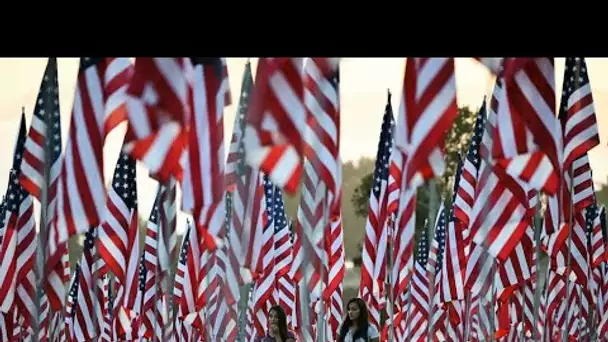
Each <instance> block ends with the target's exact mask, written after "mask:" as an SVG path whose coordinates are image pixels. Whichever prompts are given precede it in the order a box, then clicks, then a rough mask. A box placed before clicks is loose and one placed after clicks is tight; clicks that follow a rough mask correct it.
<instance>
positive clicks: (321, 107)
mask: <svg viewBox="0 0 608 342" xmlns="http://www.w3.org/2000/svg"><path fill="white" fill-rule="evenodd" d="M339 65H340V59H339V58H309V59H307V60H306V63H305V65H304V80H303V81H304V104H305V107H306V110H307V113H306V126H307V127H306V130H307V133H306V134H305V135H304V143H305V145H306V148H305V149H304V155H305V156H306V158H307V159H308V160H310V162H311V163H312V165H313V167H314V168H315V170H316V171H317V173H318V174H319V176H320V177H321V180H322V181H323V183H325V184H326V185H327V191H328V192H329V193H330V194H332V196H333V199H332V202H333V203H331V206H335V205H336V198H337V196H338V192H339V189H340V182H339V179H338V177H340V175H339V173H340V170H339V168H340V167H341V166H340V161H339V158H338V155H339V151H340V68H339Z"/></svg>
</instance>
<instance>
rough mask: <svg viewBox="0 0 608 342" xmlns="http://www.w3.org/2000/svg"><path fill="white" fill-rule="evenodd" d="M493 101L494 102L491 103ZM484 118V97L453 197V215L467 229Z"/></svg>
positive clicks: (478, 166)
mask: <svg viewBox="0 0 608 342" xmlns="http://www.w3.org/2000/svg"><path fill="white" fill-rule="evenodd" d="M494 103H495V102H493V103H492V104H494ZM486 118H487V112H486V101H485V98H484V101H483V103H482V105H481V108H480V109H479V111H478V112H477V118H476V121H475V127H474V129H473V135H472V136H471V143H470V144H469V150H468V151H467V154H466V156H465V159H464V162H463V165H462V169H461V174H460V179H459V182H458V187H457V188H456V191H455V198H454V216H455V217H456V218H457V219H458V220H460V222H462V223H463V228H464V229H466V230H468V228H469V224H470V223H471V219H472V217H471V214H472V211H473V205H474V203H475V189H476V185H477V176H478V173H479V168H480V164H481V158H480V156H481V155H480V149H481V146H482V144H481V141H482V138H483V133H484V131H485V128H486Z"/></svg>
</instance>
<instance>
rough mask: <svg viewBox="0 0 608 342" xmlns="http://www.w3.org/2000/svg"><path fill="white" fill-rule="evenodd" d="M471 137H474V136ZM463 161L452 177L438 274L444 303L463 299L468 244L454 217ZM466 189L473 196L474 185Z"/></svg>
mask: <svg viewBox="0 0 608 342" xmlns="http://www.w3.org/2000/svg"><path fill="white" fill-rule="evenodd" d="M480 136H481V135H480ZM473 138H475V136H474V137H473ZM471 141H472V140H471ZM464 163H465V161H464V160H462V159H460V158H459V162H458V168H457V169H456V175H455V178H454V192H453V195H452V196H453V197H452V203H453V204H452V208H451V209H450V216H449V220H448V227H447V231H446V240H445V249H446V250H447V253H445V257H444V258H443V260H441V262H442V263H443V265H442V272H441V276H440V281H441V285H440V290H439V295H440V298H441V302H444V303H445V302H451V301H454V300H461V299H465V291H464V279H465V275H466V265H467V257H468V253H467V252H468V250H467V247H468V244H467V243H466V239H467V238H468V235H467V234H468V230H467V229H466V225H465V224H464V223H463V222H462V221H461V220H460V219H458V218H456V211H457V204H456V200H457V198H458V192H459V191H460V189H462V188H463V187H461V185H460V184H461V182H463V177H462V173H463V168H464ZM475 171H476V170H475ZM475 173H476V172H475ZM476 176H477V175H475V177H476ZM473 180H474V179H473ZM468 190H469V191H471V190H472V192H473V198H474V192H475V187H474V186H473V187H472V189H468ZM467 193H468V191H467Z"/></svg>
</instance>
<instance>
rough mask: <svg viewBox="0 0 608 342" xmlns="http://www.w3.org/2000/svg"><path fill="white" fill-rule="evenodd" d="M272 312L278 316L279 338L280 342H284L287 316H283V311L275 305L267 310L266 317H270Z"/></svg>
mask: <svg viewBox="0 0 608 342" xmlns="http://www.w3.org/2000/svg"><path fill="white" fill-rule="evenodd" d="M271 311H274V312H276V313H277V316H279V335H280V336H281V340H283V341H285V340H286V339H287V315H286V314H285V310H283V308H282V307H280V306H279V305H275V306H273V307H271V308H270V310H268V316H269V317H270V312H271Z"/></svg>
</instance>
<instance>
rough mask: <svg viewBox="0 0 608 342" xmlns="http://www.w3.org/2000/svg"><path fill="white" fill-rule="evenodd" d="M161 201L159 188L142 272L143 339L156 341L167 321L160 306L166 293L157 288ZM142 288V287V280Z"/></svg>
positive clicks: (149, 220) (146, 243) (149, 226)
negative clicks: (159, 207)
mask: <svg viewBox="0 0 608 342" xmlns="http://www.w3.org/2000/svg"><path fill="white" fill-rule="evenodd" d="M161 201H162V198H161V189H160V188H159V189H158V192H157V195H156V200H155V201H154V206H153V207H152V212H151V213H150V218H149V219H148V225H147V230H146V237H145V245H144V253H143V255H142V258H143V260H144V268H145V271H140V272H143V273H144V274H143V277H144V279H143V280H144V285H143V287H144V288H143V305H142V323H143V324H142V327H141V328H142V329H141V330H142V332H143V333H142V337H145V338H147V339H148V340H151V339H153V340H155V341H156V340H159V338H160V337H161V336H163V334H162V327H164V324H165V321H163V316H164V313H163V312H161V310H162V309H164V308H163V307H162V306H161V305H159V304H160V303H161V302H162V301H163V300H164V291H162V288H160V286H159V287H157V282H158V284H160V279H158V278H159V277H158V273H159V268H158V257H159V253H158V241H159V237H161V235H160V234H159V229H158V228H159V227H160V224H159V216H160V214H159V210H158V206H159V205H160V204H161V203H162V202H161ZM140 286H142V284H141V279H140ZM158 290H160V291H158Z"/></svg>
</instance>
